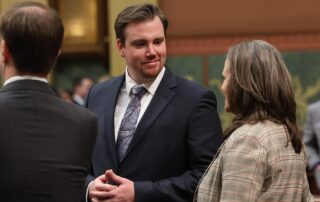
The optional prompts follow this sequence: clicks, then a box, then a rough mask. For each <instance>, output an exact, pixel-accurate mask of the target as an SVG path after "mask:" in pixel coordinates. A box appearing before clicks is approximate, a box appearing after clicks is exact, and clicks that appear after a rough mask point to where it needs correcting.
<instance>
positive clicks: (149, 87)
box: [125, 67, 166, 96]
mask: <svg viewBox="0 0 320 202" xmlns="http://www.w3.org/2000/svg"><path fill="white" fill-rule="evenodd" d="M165 70H166V68H165V67H163V68H162V70H161V71H160V72H159V74H158V76H157V77H156V79H155V80H153V81H152V82H149V83H142V84H141V85H142V86H143V87H145V88H146V90H147V91H148V92H149V93H150V94H151V95H152V96H153V95H154V94H155V92H156V90H157V88H158V86H159V84H160V82H161V80H162V78H163V75H164V72H165ZM125 77H126V82H125V85H126V86H125V88H126V93H127V94H128V95H129V94H130V91H131V88H132V87H133V86H135V85H137V83H136V82H135V81H134V80H133V79H132V78H131V77H130V75H129V73H128V68H126V73H125Z"/></svg>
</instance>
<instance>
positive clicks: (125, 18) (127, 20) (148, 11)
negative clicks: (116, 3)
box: [114, 4, 168, 44]
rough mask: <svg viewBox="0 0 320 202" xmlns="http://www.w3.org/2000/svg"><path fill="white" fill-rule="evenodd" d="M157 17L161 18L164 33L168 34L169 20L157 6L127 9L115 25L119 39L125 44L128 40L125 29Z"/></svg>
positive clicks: (138, 5)
mask: <svg viewBox="0 0 320 202" xmlns="http://www.w3.org/2000/svg"><path fill="white" fill-rule="evenodd" d="M156 16H158V17H159V18H160V20H161V22H162V25H163V30H164V33H166V31H167V28H168V19H167V17H166V16H165V15H164V14H163V13H162V11H161V10H160V9H159V8H158V7H157V6H155V5H153V4H137V5H132V6H129V7H127V8H125V9H124V10H123V11H121V12H120V13H119V15H118V17H117V19H116V21H115V23H114V29H115V32H116V37H117V39H119V40H120V42H121V43H122V44H124V42H125V39H126V36H125V29H126V27H127V26H128V25H129V24H131V23H134V22H143V21H147V20H153V19H154V18H155V17H156Z"/></svg>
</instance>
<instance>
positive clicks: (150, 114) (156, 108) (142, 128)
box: [126, 69, 177, 156]
mask: <svg viewBox="0 0 320 202" xmlns="http://www.w3.org/2000/svg"><path fill="white" fill-rule="evenodd" d="M176 86H177V84H176V80H175V77H174V75H173V74H172V72H171V71H170V70H169V69H166V72H165V74H164V76H163V78H162V81H161V82H160V84H159V86H158V88H157V91H156V93H155V95H154V97H153V98H152V100H151V102H150V104H149V106H148V108H147V110H146V112H145V113H144V115H143V117H142V118H141V120H140V122H139V124H138V126H137V129H136V131H135V134H134V136H133V139H132V140H131V143H130V145H129V147H128V149H127V152H126V156H127V155H128V154H129V153H130V152H131V151H132V150H133V149H134V147H135V146H136V145H137V143H138V142H139V141H140V140H141V138H142V137H143V136H144V135H145V133H146V131H147V130H148V128H149V127H151V125H152V123H153V122H154V121H155V120H156V118H157V117H158V116H159V115H160V113H161V111H163V110H164V109H165V107H166V106H167V104H168V103H169V102H170V100H171V99H172V98H173V97H174V95H175V92H174V91H172V88H174V87H176Z"/></svg>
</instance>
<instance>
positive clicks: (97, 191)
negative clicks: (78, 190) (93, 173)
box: [88, 171, 117, 202]
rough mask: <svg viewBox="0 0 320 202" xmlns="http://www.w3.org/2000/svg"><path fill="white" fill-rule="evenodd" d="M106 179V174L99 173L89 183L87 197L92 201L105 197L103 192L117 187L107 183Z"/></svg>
mask: <svg viewBox="0 0 320 202" xmlns="http://www.w3.org/2000/svg"><path fill="white" fill-rule="evenodd" d="M106 173H107V171H106ZM108 180H109V179H108V178H107V176H106V174H104V175H100V176H99V177H97V178H96V179H95V180H94V181H92V182H90V183H89V185H88V190H89V198H90V199H91V201H92V202H94V201H101V200H104V199H106V197H105V194H104V193H105V192H108V191H111V190H113V189H115V188H117V186H114V185H110V184H108V183H107V182H108Z"/></svg>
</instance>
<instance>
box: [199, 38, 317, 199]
mask: <svg viewBox="0 0 320 202" xmlns="http://www.w3.org/2000/svg"><path fill="white" fill-rule="evenodd" d="M222 76H223V78H224V81H223V84H222V86H221V90H222V92H223V94H224V96H225V110H226V111H227V112H230V113H233V114H234V115H235V116H234V119H233V121H232V124H231V126H230V127H229V128H228V129H227V130H226V131H225V133H224V135H225V142H224V143H223V145H222V146H221V147H220V149H219V153H218V154H217V155H216V157H215V158H214V160H213V161H212V163H211V165H210V166H209V167H208V169H207V171H206V172H205V174H204V176H203V177H202V179H201V180H200V182H199V185H198V188H197V190H196V194H195V198H194V201H212V202H213V201H246V202H250V201H252V202H253V201H254V202H256V201H259V202H263V201H266V202H267V201H290V202H294V201H297V202H298V201H299V202H301V201H313V200H314V199H313V197H312V195H311V193H310V191H309V185H308V181H307V176H306V155H305V152H304V145H303V143H302V137H301V133H300V131H299V129H298V127H297V124H296V103H295V99H294V92H293V87H292V82H291V77H290V74H289V72H288V69H287V67H286V65H285V63H284V61H283V58H282V56H281V54H280V53H279V51H278V50H277V49H276V48H275V47H273V46H272V45H270V44H269V43H267V42H265V41H260V40H253V41H245V42H242V43H240V44H238V45H235V46H233V47H231V48H230V49H229V51H228V54H227V58H226V61H225V66H224V69H223V73H222Z"/></svg>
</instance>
